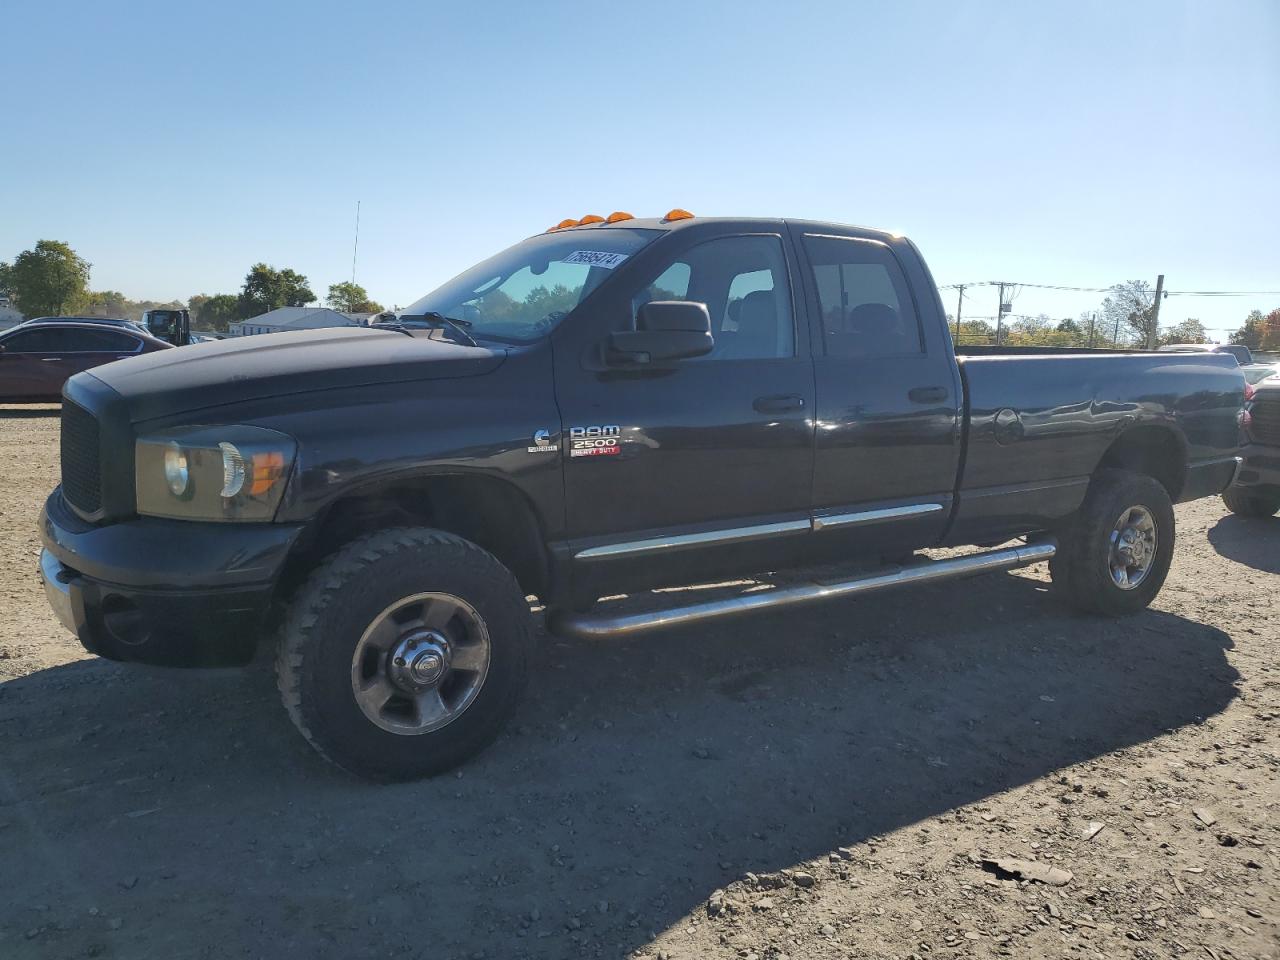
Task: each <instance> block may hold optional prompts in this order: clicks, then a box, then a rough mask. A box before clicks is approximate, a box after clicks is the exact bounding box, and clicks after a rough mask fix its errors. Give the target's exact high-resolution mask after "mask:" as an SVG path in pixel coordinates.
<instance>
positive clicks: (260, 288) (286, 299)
mask: <svg viewBox="0 0 1280 960" xmlns="http://www.w3.org/2000/svg"><path fill="white" fill-rule="evenodd" d="M315 298H316V295H315V294H314V293H312V292H311V288H310V287H308V286H307V278H306V277H304V276H303V275H302V274H300V273H298V272H297V271H296V270H290V269H288V268H287V267H286V268H285V269H283V270H277V269H276V268H275V267H272V266H269V265H268V264H265V263H255V264H254V265H253V266H252V267H251V268H250V269H249V272H248V274H246V275H245V278H244V287H242V288H241V290H240V297H239V301H238V307H239V309H238V314H239V317H240V319H242V320H247V319H248V318H249V317H256V316H258V315H259V314H262V313H267V312H268V311H270V310H277V309H279V308H280V307H305V306H306V305H307V304H308V303H311V302H312V301H314V300H315Z"/></svg>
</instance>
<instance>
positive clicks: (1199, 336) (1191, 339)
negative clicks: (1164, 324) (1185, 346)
mask: <svg viewBox="0 0 1280 960" xmlns="http://www.w3.org/2000/svg"><path fill="white" fill-rule="evenodd" d="M1160 342H1161V343H1208V342H1209V335H1208V333H1207V332H1206V331H1205V329H1204V324H1203V323H1201V322H1200V321H1199V320H1197V319H1195V318H1194V317H1187V319H1185V320H1183V321H1182V322H1181V323H1175V324H1174V325H1173V326H1172V327H1170V328H1169V329H1168V330H1166V331H1165V332H1164V333H1163V334H1161V335H1160Z"/></svg>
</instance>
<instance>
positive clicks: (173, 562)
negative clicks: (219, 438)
mask: <svg viewBox="0 0 1280 960" xmlns="http://www.w3.org/2000/svg"><path fill="white" fill-rule="evenodd" d="M301 530H302V527H301V526H300V525H295V524H275V523H253V524H246V523H197V522H190V521H185V520H160V519H155V518H150V517H139V518H137V519H134V520H129V521H126V522H123V523H113V524H107V525H104V526H94V525H92V524H87V523H85V522H84V521H82V520H81V519H80V518H79V517H77V516H76V515H75V514H74V513H72V512H71V510H70V509H69V508H68V507H67V506H66V504H65V503H64V502H63V500H62V491H61V489H58V490H55V491H54V492H53V493H52V494H51V495H50V497H49V499H48V500H47V501H46V502H45V506H44V509H43V510H42V511H41V513H40V532H41V536H42V539H43V541H44V549H43V551H41V554H40V576H41V579H42V580H43V581H44V588H45V596H46V597H47V598H48V600H49V605H50V607H51V608H52V609H53V612H54V615H55V616H56V617H57V618H58V621H59V622H60V623H62V625H63V626H65V627H66V628H67V629H68V630H70V631H71V632H72V633H74V634H75V635H76V636H77V637H78V638H79V640H80V643H81V644H82V645H83V646H84V648H85V649H86V650H88V651H89V652H90V653H94V654H98V655H99V656H103V657H107V658H110V659H112V660H130V661H135V662H139V663H158V664H165V665H169V666H192V667H194V666H227V665H232V664H242V663H246V662H248V661H249V660H250V659H252V657H253V654H254V650H255V649H256V648H257V642H258V637H259V633H260V631H261V628H262V626H263V624H264V622H265V620H266V614H267V611H268V609H269V608H270V605H271V599H272V594H273V591H274V587H275V584H276V581H277V578H278V577H279V574H280V571H281V569H282V568H283V566H284V562H285V559H286V558H287V557H288V555H289V550H290V548H291V547H292V546H293V543H294V541H295V540H296V539H297V537H298V535H299V533H300V532H301Z"/></svg>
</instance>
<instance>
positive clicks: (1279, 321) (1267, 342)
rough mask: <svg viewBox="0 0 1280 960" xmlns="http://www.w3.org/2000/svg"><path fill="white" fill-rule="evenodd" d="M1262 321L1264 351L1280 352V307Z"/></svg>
mask: <svg viewBox="0 0 1280 960" xmlns="http://www.w3.org/2000/svg"><path fill="white" fill-rule="evenodd" d="M1262 320H1263V329H1262V349H1263V350H1273V351H1280V307H1277V308H1276V309H1275V310H1272V311H1271V312H1270V313H1268V314H1267V315H1266V316H1265V317H1263V318H1262Z"/></svg>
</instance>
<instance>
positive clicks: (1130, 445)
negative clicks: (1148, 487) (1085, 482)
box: [1098, 427, 1187, 503]
mask: <svg viewBox="0 0 1280 960" xmlns="http://www.w3.org/2000/svg"><path fill="white" fill-rule="evenodd" d="M1108 467H1111V468H1116V469H1120V470H1132V471H1133V472H1135V473H1144V474H1146V475H1147V476H1149V477H1154V478H1155V479H1156V480H1158V481H1159V482H1160V484H1161V486H1163V487H1164V488H1165V489H1166V490H1167V491H1169V499H1170V500H1173V501H1174V502H1175V503H1176V502H1177V500H1178V495H1179V494H1180V493H1181V492H1182V484H1183V481H1184V479H1185V477H1186V470H1187V462H1186V456H1185V455H1184V453H1183V449H1182V443H1181V442H1180V441H1179V440H1178V435H1177V434H1176V433H1174V432H1173V431H1172V430H1169V429H1166V428H1164V427H1134V428H1133V429H1132V430H1128V431H1126V432H1125V433H1124V434H1123V435H1121V436H1120V437H1118V438H1117V439H1116V440H1115V442H1113V443H1112V444H1111V446H1110V447H1108V448H1107V452H1106V453H1104V454H1103V455H1102V460H1100V461H1099V462H1098V469H1104V468H1108Z"/></svg>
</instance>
